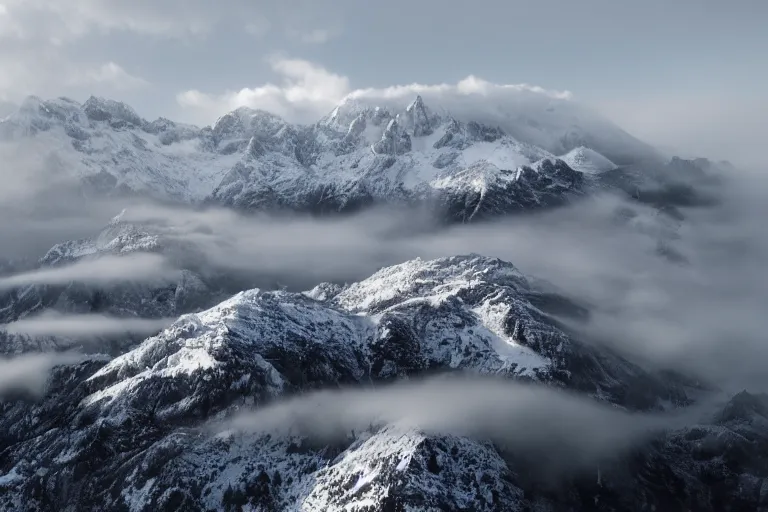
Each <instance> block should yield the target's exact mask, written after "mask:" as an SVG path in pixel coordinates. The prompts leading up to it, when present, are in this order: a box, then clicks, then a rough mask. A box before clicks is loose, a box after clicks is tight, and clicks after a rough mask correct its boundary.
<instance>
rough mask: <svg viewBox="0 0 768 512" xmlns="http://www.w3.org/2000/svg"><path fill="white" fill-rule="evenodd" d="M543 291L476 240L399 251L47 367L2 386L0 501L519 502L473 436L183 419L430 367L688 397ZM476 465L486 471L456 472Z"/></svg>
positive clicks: (192, 505)
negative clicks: (232, 429)
mask: <svg viewBox="0 0 768 512" xmlns="http://www.w3.org/2000/svg"><path fill="white" fill-rule="evenodd" d="M321 296H322V297H321ZM313 297H318V298H320V297H321V298H322V299H323V300H318V299H316V298H313ZM548 300H554V298H553V297H548V296H545V295H541V294H538V293H537V292H535V291H533V290H532V289H531V286H530V285H529V283H528V282H527V280H526V279H525V277H524V276H522V275H521V274H520V273H519V272H518V271H517V269H515V268H514V267H513V266H512V265H510V264H508V263H505V262H503V261H500V260H495V259H489V258H484V257H480V256H462V257H455V258H446V259H440V260H434V261H422V260H414V261H410V262H407V263H404V264H402V265H397V266H394V267H390V268H385V269H382V270H381V271H379V272H377V273H376V274H374V275H373V276H371V277H370V278H369V279H366V280H364V281H362V282H359V283H355V284H352V285H350V286H347V287H344V288H338V287H333V286H330V285H321V286H319V287H318V288H316V289H314V290H312V291H309V292H307V293H305V294H298V293H286V292H264V291H260V290H250V291H247V292H243V293H240V294H237V295H235V296H234V297H232V298H230V299H228V300H226V301H224V302H222V303H220V304H219V305H217V306H215V307H213V308H212V309H209V310H206V311H203V312H200V313H194V314H189V315H184V316H182V317H181V318H180V319H179V320H178V321H177V322H176V323H175V324H174V325H172V326H171V327H169V328H168V329H166V330H164V331H163V332H162V333H160V334H159V335H158V336H155V337H151V338H149V339H147V340H145V341H144V342H143V343H142V344H140V345H139V346H137V347H136V348H135V349H133V350H130V351H129V352H127V353H125V354H123V355H121V356H118V357H116V358H115V359H113V360H112V361H111V362H109V363H107V364H106V365H104V363H103V362H101V363H99V362H98V361H86V362H83V363H79V364H77V365H72V366H70V367H60V368H59V369H58V370H56V374H55V376H54V380H53V383H52V384H51V389H50V391H49V394H48V396H47V397H46V398H45V399H44V401H43V402H41V403H39V404H36V405H30V404H28V403H26V402H25V401H8V402H4V403H2V405H0V407H2V412H3V414H2V420H0V421H1V422H2V423H0V426H2V429H3V430H2V431H3V432H5V434H4V436H3V437H2V441H0V443H1V444H0V453H3V454H4V457H3V463H2V464H1V465H0V472H2V474H3V475H4V476H2V477H0V486H2V487H3V488H4V490H5V492H4V493H2V498H0V499H2V500H3V501H2V502H1V503H2V504H3V506H5V507H8V506H17V507H19V506H21V507H22V508H21V509H24V510H38V509H41V510H44V509H45V507H46V506H48V505H47V504H49V503H51V502H50V501H48V500H50V499H53V497H54V496H55V495H57V491H49V490H48V489H50V490H53V489H63V488H66V489H69V490H70V491H69V492H68V494H67V495H66V496H64V495H60V494H58V496H59V501H58V503H59V504H60V505H62V506H67V507H74V508H77V509H81V510H82V509H91V508H94V507H95V508H100V509H118V508H121V509H126V510H132V511H133V510H137V511H138V510H158V509H161V510H178V509H179V507H181V508H183V509H185V510H207V509H211V508H213V509H216V508H225V507H226V506H228V505H232V504H233V503H230V502H232V500H234V503H237V501H238V500H240V499H241V498H242V499H245V501H247V502H250V503H252V504H254V505H257V503H258V504H261V505H262V506H263V507H265V508H264V509H263V510H306V509H312V510H320V509H322V510H364V509H365V507H372V509H373V510H388V508H387V506H392V505H387V503H388V500H392V499H398V500H405V501H404V502H403V505H401V508H402V506H405V505H408V504H410V506H411V507H416V508H418V507H419V506H423V507H427V509H429V510H432V509H437V508H436V507H438V508H439V507H440V504H441V503H443V504H444V505H443V506H447V507H449V508H450V509H456V508H460V507H470V508H474V509H477V510H497V509H498V508H499V507H502V508H504V509H505V510H518V509H519V510H523V508H520V507H522V504H523V493H522V491H521V490H520V489H519V488H518V487H517V486H516V485H515V484H514V478H513V475H514V471H513V470H512V469H510V467H509V466H508V463H507V462H505V459H504V458H503V456H502V455H501V454H500V453H499V452H498V451H497V449H496V448H494V447H493V446H492V445H490V444H487V443H484V442H482V441H475V440H470V439H467V438H459V437H451V436H434V435H430V434H426V433H424V432H419V431H416V430H413V429H405V430H403V427H402V426H397V425H388V426H384V427H382V428H377V429H373V430H371V431H367V432H363V433H358V434H356V435H355V437H354V438H353V439H349V440H348V441H346V442H345V443H342V445H340V446H338V447H337V448H336V450H337V451H335V452H334V451H329V450H328V448H325V447H315V448H313V447H312V446H311V444H307V445H304V443H305V442H304V441H301V440H297V439H291V438H284V439H281V438H279V437H272V436H261V435H250V434H249V435H246V437H245V438H243V436H242V435H238V434H235V435H231V436H225V437H220V436H211V435H209V434H205V433H201V432H195V431H190V430H188V429H189V427H191V426H194V425H200V424H202V423H201V422H204V421H206V420H208V419H212V418H214V417H221V415H222V414H226V413H228V412H233V411H235V410H237V408H239V407H242V406H244V405H246V404H249V403H250V404H254V403H256V404H258V403H264V402H268V401H270V400H272V399H274V398H275V397H280V396H283V395H286V394H294V393H297V392H301V391H306V390H308V389H313V388H324V387H327V386H329V385H330V386H338V385H341V384H347V385H349V384H358V385H359V384H366V383H371V382H381V381H389V380H394V379H397V378H402V377H406V376H417V375H419V374H422V373H424V372H428V371H435V370H465V371H470V372H479V373H484V374H493V375H501V376H506V377H507V378H523V379H526V380H533V381H538V382H542V383H551V385H554V386H558V387H560V386H563V387H567V388H571V389H577V390H581V391H583V392H586V393H590V394H592V395H594V396H596V397H597V398H598V399H599V400H607V401H610V402H613V403H616V404H618V405H622V406H624V407H628V408H631V409H648V408H651V409H655V408H658V407H660V406H661V404H663V403H670V402H672V403H680V404H682V403H685V402H687V400H688V398H687V397H686V391H685V386H684V385H682V383H680V382H676V381H674V380H672V379H670V378H668V377H664V376H661V375H654V374H650V373H647V372H645V371H644V370H642V369H640V368H639V367H636V366H634V365H632V364H630V363H629V362H627V361H624V360H622V359H621V358H619V357H617V356H613V355H610V354H608V353H600V352H598V351H596V350H595V349H593V348H590V347H589V346H587V345H584V344H582V343H581V342H580V341H578V340H577V339H575V338H573V337H571V336H570V335H569V334H567V333H566V332H565V331H563V330H562V329H561V328H560V327H559V326H558V324H557V322H555V321H554V320H553V319H552V318H551V317H549V315H548V314H547V313H546V312H544V311H543V310H542V309H540V308H546V305H547V303H548ZM534 302H535V303H536V304H538V307H537V306H534ZM30 408H31V409H30ZM51 408H52V409H51ZM45 411H50V412H45ZM52 422H53V423H52ZM54 424H55V425H56V428H52V427H53V426H54ZM63 432H66V435H63ZM296 443H298V444H296ZM31 454H35V455H34V457H35V458H36V462H34V463H33V461H32V459H30V456H31ZM213 461H216V462H215V463H214V462H213ZM161 467H163V468H164V469H163V470H162V471H159V469H160V468H161ZM365 467H367V468H368V469H367V470H364V469H362V468H365ZM97 468H98V469H97ZM278 473H279V475H280V476H279V477H278V476H276V475H277V474H278ZM475 473H478V474H481V473H484V474H486V476H484V477H483V478H482V479H481V481H474V479H470V480H469V481H467V480H466V478H467V475H474V474H475ZM478 478H479V477H478ZM355 481H357V484H355ZM395 489H400V490H401V494H400V495H399V497H397V498H396V497H395V494H393V492H394V490H395ZM403 489H410V491H408V492H404V493H403V492H402V491H403ZM19 504H23V505H19ZM243 504H244V503H243ZM419 504H421V505H419ZM24 507H26V508H24ZM475 507H477V508H475ZM505 507H506V508H505ZM401 508H395V509H396V510H400V509H401ZM370 509H371V508H369V509H366V510H370Z"/></svg>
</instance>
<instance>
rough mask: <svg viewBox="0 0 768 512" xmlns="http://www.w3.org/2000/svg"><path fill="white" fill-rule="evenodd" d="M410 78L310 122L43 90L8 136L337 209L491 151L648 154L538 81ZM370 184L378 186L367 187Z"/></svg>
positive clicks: (94, 178)
mask: <svg viewBox="0 0 768 512" xmlns="http://www.w3.org/2000/svg"><path fill="white" fill-rule="evenodd" d="M408 90H409V89H402V90H401V89H397V90H393V91H390V92H389V93H387V94H384V95H381V94H378V95H376V94H369V93H366V92H365V91H363V92H359V93H356V94H353V95H351V96H350V97H348V98H346V99H345V100H343V101H342V102H341V104H340V105H339V106H338V107H337V108H336V109H334V111H333V112H332V113H331V114H329V115H328V116H326V117H325V118H323V119H321V120H320V121H319V122H318V123H316V124H314V125H310V126H302V125H293V124H290V123H288V122H286V121H284V120H283V119H281V118H280V117H278V116H275V115H273V114H270V113H268V112H265V111H261V110H253V109H249V108H245V107H241V108H238V109H236V110H235V111H233V112H230V113H228V114H225V115H223V116H221V117H220V118H219V119H218V120H217V121H216V122H215V123H214V124H213V125H212V126H209V127H204V128H197V127H194V126H190V125H185V124H181V123H175V122H173V121H170V120H168V119H163V118H161V119H157V120H155V121H152V122H148V121H146V120H144V119H142V118H141V117H140V116H139V115H138V114H137V113H136V112H135V111H134V110H133V109H132V108H131V107H129V106H127V105H125V104H123V103H120V102H116V101H112V100H107V99H103V98H93V97H92V98H89V99H88V100H87V101H86V102H85V103H84V104H79V103H77V102H75V101H73V100H70V99H66V98H59V99H54V100H41V99H39V98H36V97H30V98H28V99H27V100H26V101H25V102H24V103H23V104H22V105H21V107H20V108H19V109H18V110H17V111H16V112H15V113H13V114H11V115H10V116H8V117H7V118H5V119H3V120H0V139H3V140H24V141H27V142H29V143H30V144H32V145H33V146H34V147H36V148H38V150H39V151H36V153H39V154H40V155H41V157H45V156H46V155H50V156H55V160H56V161H59V162H63V163H65V164H66V165H65V167H66V169H67V170H68V171H69V172H70V173H71V177H72V178H73V179H75V180H82V182H83V183H85V184H87V186H88V187H91V188H95V189H96V190H97V191H101V192H110V191H113V190H115V189H117V190H123V189H128V190H133V191H136V192H139V193H142V194H148V195H151V196H155V197H160V198H163V199H173V200H177V201H184V202H198V201H202V200H204V199H206V198H209V199H213V200H214V201H217V202H220V203H223V204H226V205H234V206H241V207H246V208H271V207H273V206H275V205H283V206H286V205H287V206H290V207H293V208H299V209H300V208H306V207H307V205H309V204H314V203H316V202H317V198H318V197H322V198H323V200H324V201H326V202H327V203H328V204H327V205H326V206H324V209H325V210H334V209H336V210H339V209H344V208H346V207H347V205H355V204H358V203H359V202H360V200H361V197H363V196H365V197H367V195H372V196H373V197H374V198H376V199H386V200H390V199H392V198H397V197H399V196H401V195H402V193H403V191H405V193H406V194H412V195H415V196H416V197H423V192H424V191H425V190H438V189H440V188H443V187H442V186H441V184H443V185H444V184H445V183H454V182H455V183H461V180H459V181H456V180H455V179H453V177H454V176H458V175H460V174H462V173H464V172H465V171H466V170H467V169H469V168H472V167H473V166H477V165H478V164H481V163H483V162H487V163H488V164H491V165H493V166H495V167H497V168H499V169H501V170H505V171H514V170H515V169H517V168H519V167H521V166H526V165H532V164H534V163H535V162H537V161H539V160H541V159H546V158H554V157H555V155H558V154H564V153H567V152H568V151H571V150H575V149H577V148H578V147H579V146H589V147H591V148H592V150H590V152H589V153H588V154H587V153H585V152H583V151H582V153H583V155H586V157H587V158H586V160H585V161H586V162H587V164H586V167H585V168H584V169H583V170H582V169H580V168H578V166H579V165H580V164H579V161H580V160H579V159H578V158H575V157H573V155H570V154H566V155H565V156H564V157H563V159H566V161H567V162H568V163H569V165H570V164H571V163H573V164H576V167H575V168H576V170H578V171H583V172H590V166H595V165H597V166H598V167H600V168H602V166H603V165H604V163H605V162H604V160H605V159H604V158H603V157H601V156H600V155H599V154H598V153H597V152H596V151H601V152H607V153H606V154H608V155H609V156H611V155H614V154H615V155H618V156H620V157H621V156H622V155H623V156H627V155H636V156H642V155H644V154H646V153H647V152H648V148H646V147H645V146H644V145H643V144H642V143H640V142H639V141H636V140H635V139H633V138H631V137H630V136H628V135H626V134H625V133H624V132H622V131H621V130H620V129H619V128H617V127H615V126H613V125H610V124H609V123H607V122H605V121H602V120H600V119H599V118H598V117H596V116H594V115H593V114H591V113H589V112H587V111H585V110H584V109H582V108H581V107H579V106H578V105H577V104H575V103H574V102H572V101H570V100H568V99H566V98H563V97H559V96H557V95H555V96H552V95H550V94H546V93H545V92H542V91H539V90H537V89H535V88H528V89H525V88H524V89H520V90H517V89H515V90H512V89H510V90H507V89H504V90H495V89H493V90H485V89H483V88H480V89H478V88H477V87H474V88H470V89H468V90H469V91H470V92H467V91H464V92H461V88H459V92H456V91H453V92H451V91H450V90H446V91H443V92H442V93H440V94H438V93H437V92H435V91H436V90H435V89H428V90H425V91H423V92H422V94H421V95H414V94H412V93H408V94H406V92H407V91H408ZM404 91H405V92H404ZM414 96H415V99H414ZM582 160H583V158H582ZM47 161H48V160H46V159H45V158H43V159H42V160H41V161H40V163H39V165H40V166H43V165H47V164H45V162H47ZM513 176H514V174H513ZM507 185H508V184H507ZM507 185H505V186H507ZM357 190H363V191H365V194H363V196H360V197H358V196H355V195H354V194H355V191H357Z"/></svg>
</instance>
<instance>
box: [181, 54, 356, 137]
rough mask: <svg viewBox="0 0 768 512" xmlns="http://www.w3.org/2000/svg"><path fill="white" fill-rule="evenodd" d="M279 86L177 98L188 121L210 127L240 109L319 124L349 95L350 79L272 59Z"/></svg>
mask: <svg viewBox="0 0 768 512" xmlns="http://www.w3.org/2000/svg"><path fill="white" fill-rule="evenodd" d="M270 65H271V66H272V69H273V70H274V71H275V73H277V74H278V75H280V77H281V78H282V82H281V83H280V84H273V83H266V84H264V85H261V86H258V87H254V88H247V87H246V88H243V89H240V90H239V91H226V92H224V93H221V94H208V93H204V92H201V91H198V90H196V89H192V90H188V91H184V92H181V93H179V94H178V96H177V98H176V99H177V101H178V103H179V104H180V105H181V106H182V107H184V108H185V109H188V111H189V118H190V119H191V120H193V121H194V122H197V123H200V124H209V123H211V122H213V121H214V120H215V119H216V118H218V117H219V116H221V115H223V114H224V113H226V112H229V111H231V110H234V109H236V108H237V107H250V108H256V109H263V110H267V111H269V112H272V113H275V114H277V115H280V116H282V117H284V118H285V119H287V120H290V121H296V122H303V121H308V120H316V119H317V118H319V117H320V116H322V115H324V114H327V113H328V112H330V111H331V110H332V109H333V107H334V106H335V105H336V104H337V103H338V102H339V101H340V100H341V99H342V98H344V96H346V95H347V94H348V93H349V92H350V91H351V89H350V86H349V79H348V78H347V77H345V76H341V75H337V74H335V73H331V72H330V71H327V70H326V69H324V68H322V67H320V66H318V65H316V64H313V63H311V62H309V61H306V60H301V59H284V58H273V59H270Z"/></svg>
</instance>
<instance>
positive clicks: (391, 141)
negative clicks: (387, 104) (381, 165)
mask: <svg viewBox="0 0 768 512" xmlns="http://www.w3.org/2000/svg"><path fill="white" fill-rule="evenodd" d="M373 150H374V151H375V152H376V153H378V154H380V155H402V154H404V153H407V152H408V151H410V150H411V137H410V135H408V134H407V133H406V132H405V131H403V130H402V129H401V128H400V124H399V123H398V122H397V120H396V119H392V120H391V121H389V124H387V127H386V129H385V130H384V133H382V134H381V140H379V141H378V142H377V143H375V144H374V145H373Z"/></svg>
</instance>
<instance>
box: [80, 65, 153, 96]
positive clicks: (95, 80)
mask: <svg viewBox="0 0 768 512" xmlns="http://www.w3.org/2000/svg"><path fill="white" fill-rule="evenodd" d="M67 85H68V86H70V87H93V86H108V87H110V88H111V89H112V90H115V91H126V90H130V89H137V88H141V87H146V86H148V85H149V82H147V81H146V80H144V79H143V78H141V77H138V76H134V75H132V74H130V73H128V72H127V71H126V70H124V69H123V68H122V67H120V66H119V65H118V64H115V63H114V62H107V63H106V64H103V65H102V66H100V67H98V68H95V69H88V70H82V71H77V72H73V73H72V76H71V77H70V79H69V80H68V81H67Z"/></svg>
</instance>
